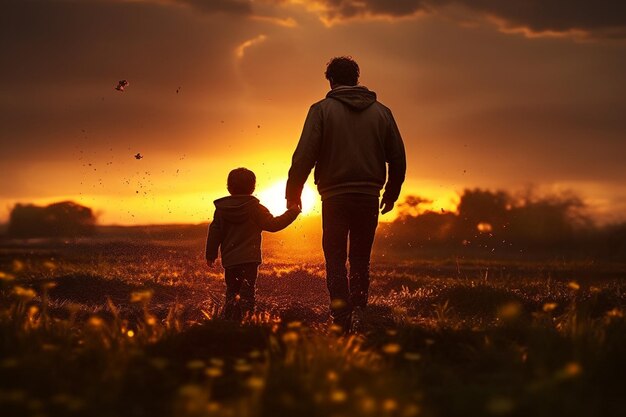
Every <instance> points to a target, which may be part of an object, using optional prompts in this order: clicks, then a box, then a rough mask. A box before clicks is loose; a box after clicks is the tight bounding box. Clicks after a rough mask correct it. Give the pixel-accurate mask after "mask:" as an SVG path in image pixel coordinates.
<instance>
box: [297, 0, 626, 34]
mask: <svg viewBox="0 0 626 417" xmlns="http://www.w3.org/2000/svg"><path fill="white" fill-rule="evenodd" d="M292 2H294V3H301V1H299V0H292ZM306 4H307V7H308V9H309V10H310V11H313V12H315V13H317V14H318V15H319V16H320V19H321V20H322V21H324V22H325V23H326V24H329V25H330V24H334V23H339V22H343V21H349V20H354V19H381V18H383V19H384V18H387V19H398V18H410V17H415V16H417V15H420V14H435V13H445V12H446V10H447V9H450V8H454V7H456V8H462V9H465V10H466V11H469V12H472V13H475V14H477V15H478V16H480V17H482V18H487V19H489V20H491V21H493V22H495V23H496V24H497V26H498V27H499V29H500V30H502V31H503V32H517V33H523V34H525V35H526V36H529V37H532V36H550V35H552V36H554V35H561V36H563V35H565V36H569V35H575V36H582V37H588V38H621V39H624V38H626V2H624V1H622V0H598V1H595V2H592V1H589V0H507V1H502V0H389V1H387V0H314V1H312V2H306Z"/></svg>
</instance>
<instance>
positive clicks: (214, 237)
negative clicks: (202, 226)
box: [206, 211, 222, 265]
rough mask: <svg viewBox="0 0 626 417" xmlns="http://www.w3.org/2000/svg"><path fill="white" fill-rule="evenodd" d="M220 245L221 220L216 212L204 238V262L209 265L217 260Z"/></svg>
mask: <svg viewBox="0 0 626 417" xmlns="http://www.w3.org/2000/svg"><path fill="white" fill-rule="evenodd" d="M221 243H222V219H221V217H220V216H219V215H218V213H217V211H216V212H215V215H214V216H213V221H212V222H211V225H210V226H209V234H208V235H207V238H206V260H207V263H208V264H209V265H213V262H215V260H216V259H217V251H218V249H219V247H220V244H221Z"/></svg>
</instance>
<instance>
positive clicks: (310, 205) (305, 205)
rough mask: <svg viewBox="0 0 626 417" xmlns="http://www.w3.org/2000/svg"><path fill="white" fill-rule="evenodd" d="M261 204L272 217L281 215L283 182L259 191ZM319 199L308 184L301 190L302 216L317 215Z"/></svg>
mask: <svg viewBox="0 0 626 417" xmlns="http://www.w3.org/2000/svg"><path fill="white" fill-rule="evenodd" d="M258 198H259V200H261V204H263V205H264V206H265V207H267V208H268V210H269V211H270V213H272V214H273V215H274V216H278V215H280V214H283V213H284V212H285V210H286V207H285V182H284V181H279V182H275V183H274V184H272V185H270V186H269V187H267V188H265V189H263V190H261V191H260V192H259V193H258ZM319 200H320V198H319V196H318V195H317V192H316V191H315V190H313V188H312V187H311V186H310V185H309V184H304V188H303V189H302V214H304V215H310V214H319V213H320V210H319V206H320V202H319Z"/></svg>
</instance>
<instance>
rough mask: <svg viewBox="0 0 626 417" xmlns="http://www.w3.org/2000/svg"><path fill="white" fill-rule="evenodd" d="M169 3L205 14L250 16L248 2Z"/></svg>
mask: <svg viewBox="0 0 626 417" xmlns="http://www.w3.org/2000/svg"><path fill="white" fill-rule="evenodd" d="M170 2H171V3H177V4H183V5H187V6H191V7H193V8H195V9H197V10H199V11H201V12H205V13H219V12H223V13H232V14H237V15H244V16H248V15H251V14H252V2H250V1H248V0H170Z"/></svg>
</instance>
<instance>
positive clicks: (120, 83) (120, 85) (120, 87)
mask: <svg viewBox="0 0 626 417" xmlns="http://www.w3.org/2000/svg"><path fill="white" fill-rule="evenodd" d="M126 87H128V81H127V80H120V81H118V82H117V86H116V87H115V89H116V90H117V91H121V92H122V93H123V92H124V89H125V88H126Z"/></svg>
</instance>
